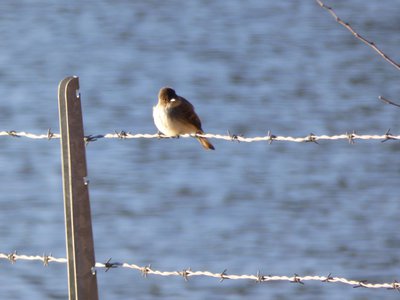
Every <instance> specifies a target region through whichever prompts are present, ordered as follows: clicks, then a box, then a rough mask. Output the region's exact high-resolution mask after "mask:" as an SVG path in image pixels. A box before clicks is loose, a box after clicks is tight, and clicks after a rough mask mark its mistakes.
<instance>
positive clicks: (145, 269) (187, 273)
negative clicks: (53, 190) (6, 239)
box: [0, 251, 400, 291]
mask: <svg viewBox="0 0 400 300" xmlns="http://www.w3.org/2000/svg"><path fill="white" fill-rule="evenodd" d="M0 259H4V260H8V261H10V262H11V263H13V264H14V263H16V261H17V260H29V261H41V262H42V263H43V265H44V266H48V265H49V263H52V262H57V263H67V259H66V258H56V257H53V256H51V255H42V256H40V255H32V256H30V255H19V254H17V252H16V251H15V252H13V253H10V254H6V253H0ZM115 268H127V269H133V270H136V271H139V272H140V273H141V274H142V276H143V277H147V276H148V275H158V276H178V277H183V278H184V280H185V281H188V280H189V278H190V277H195V276H203V277H212V278H216V279H219V281H220V282H222V281H224V280H227V279H231V280H253V281H255V282H268V281H289V282H292V283H299V284H304V283H305V282H306V281H319V282H326V283H343V284H347V285H351V286H353V287H354V288H358V287H364V288H371V289H380V288H386V289H393V290H397V291H400V283H399V282H397V281H393V282H391V283H369V282H367V281H366V280H350V279H346V278H343V277H333V276H331V274H329V275H328V276H317V275H314V276H299V275H297V274H294V275H292V276H275V275H263V274H261V272H260V271H258V272H257V274H255V275H236V274H228V273H227V269H225V270H223V271H222V272H221V273H213V272H209V271H193V270H191V269H190V268H188V269H184V270H182V271H159V270H155V269H152V268H151V266H150V265H148V266H139V265H136V264H129V263H120V262H112V261H111V258H110V259H109V260H108V261H107V262H105V263H99V262H97V263H96V264H95V266H94V267H93V268H92V273H93V274H96V272H97V270H98V269H105V272H107V271H109V270H110V269H115Z"/></svg>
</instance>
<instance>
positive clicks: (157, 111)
mask: <svg viewBox="0 0 400 300" xmlns="http://www.w3.org/2000/svg"><path fill="white" fill-rule="evenodd" d="M153 119H154V124H155V125H156V127H157V129H158V130H159V131H161V132H162V133H163V134H165V135H167V136H177V135H179V134H181V132H180V130H179V126H176V125H177V124H175V122H173V121H172V120H171V118H169V117H168V110H167V109H165V108H162V107H161V106H160V105H156V106H153Z"/></svg>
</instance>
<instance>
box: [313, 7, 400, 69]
mask: <svg viewBox="0 0 400 300" xmlns="http://www.w3.org/2000/svg"><path fill="white" fill-rule="evenodd" d="M316 1H317V3H318V4H319V6H321V7H322V8H324V9H326V10H327V11H328V12H329V13H330V14H331V15H332V17H334V18H335V20H336V22H338V23H339V24H340V25H342V26H344V27H345V28H346V29H347V30H349V31H350V32H351V33H352V34H353V35H354V36H355V37H356V38H357V39H359V40H360V41H362V42H363V43H365V44H366V45H368V46H369V47H371V48H372V49H374V50H375V51H376V52H377V53H378V54H379V55H380V56H382V57H383V59H385V60H386V61H387V62H389V63H390V64H391V65H392V66H394V67H395V68H397V69H398V70H400V64H398V63H397V62H395V61H394V60H393V59H392V58H390V57H389V56H388V55H387V54H386V53H384V52H383V51H382V50H381V49H380V48H379V47H378V46H377V45H376V44H375V43H374V42H372V41H369V40H367V39H366V38H365V37H363V36H362V35H361V34H359V33H358V32H357V31H355V30H354V28H353V27H352V26H351V25H350V24H349V23H347V22H345V21H343V20H342V19H340V18H339V17H338V15H337V14H336V13H335V11H334V10H333V9H332V7H329V6H327V5H325V4H324V3H323V2H322V1H321V0H316Z"/></svg>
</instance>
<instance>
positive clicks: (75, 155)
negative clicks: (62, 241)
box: [58, 77, 98, 300]
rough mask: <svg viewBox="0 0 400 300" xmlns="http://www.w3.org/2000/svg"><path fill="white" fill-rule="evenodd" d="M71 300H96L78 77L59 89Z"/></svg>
mask: <svg viewBox="0 0 400 300" xmlns="http://www.w3.org/2000/svg"><path fill="white" fill-rule="evenodd" d="M58 104H59V115H60V133H61V159H62V161H61V165H62V176H63V191H64V212H65V235H66V244H67V259H68V287H69V288H68V290H69V299H70V300H98V291H97V278H96V275H95V272H92V267H94V265H95V257H94V243H93V233H92V221H91V215H90V202H89V191H88V182H87V179H86V178H87V169H86V154H85V144H84V133H83V119H82V110H81V99H80V94H79V79H78V77H67V78H64V79H63V80H62V81H61V82H60V84H59V86H58Z"/></svg>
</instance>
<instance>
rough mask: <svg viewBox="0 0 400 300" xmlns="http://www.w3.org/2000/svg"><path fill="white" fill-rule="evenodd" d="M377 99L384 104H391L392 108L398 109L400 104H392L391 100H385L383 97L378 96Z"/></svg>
mask: <svg viewBox="0 0 400 300" xmlns="http://www.w3.org/2000/svg"><path fill="white" fill-rule="evenodd" d="M378 98H379V100H382V101H383V102H385V103H386V104H391V105H393V106H396V107H400V104H397V103H395V102H393V101H391V100H389V99H387V98H385V97H383V96H379V97H378Z"/></svg>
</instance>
